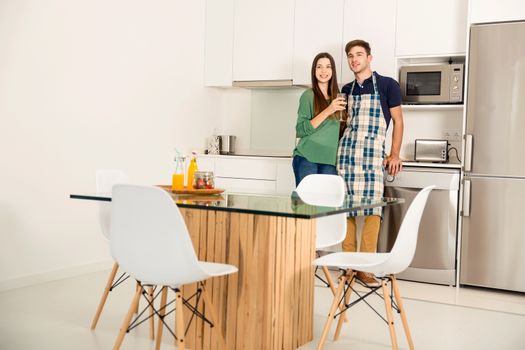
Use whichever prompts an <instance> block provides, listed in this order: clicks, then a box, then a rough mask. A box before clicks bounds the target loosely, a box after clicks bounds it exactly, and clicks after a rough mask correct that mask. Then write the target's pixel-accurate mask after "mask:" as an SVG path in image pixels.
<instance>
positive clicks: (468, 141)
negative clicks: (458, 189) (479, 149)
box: [464, 134, 472, 171]
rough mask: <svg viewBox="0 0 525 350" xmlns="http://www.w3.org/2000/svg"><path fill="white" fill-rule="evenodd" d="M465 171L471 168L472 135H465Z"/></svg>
mask: <svg viewBox="0 0 525 350" xmlns="http://www.w3.org/2000/svg"><path fill="white" fill-rule="evenodd" d="M464 158H465V171H471V169H472V135H469V134H467V135H465V157H464Z"/></svg>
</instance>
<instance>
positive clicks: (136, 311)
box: [135, 281, 142, 314]
mask: <svg viewBox="0 0 525 350" xmlns="http://www.w3.org/2000/svg"><path fill="white" fill-rule="evenodd" d="M135 288H136V289H137V290H140V289H141V288H142V287H141V286H140V283H139V282H138V281H137V285H136V287H135ZM139 304H140V299H139V302H138V303H137V306H136V307H135V313H136V314H138V313H139Z"/></svg>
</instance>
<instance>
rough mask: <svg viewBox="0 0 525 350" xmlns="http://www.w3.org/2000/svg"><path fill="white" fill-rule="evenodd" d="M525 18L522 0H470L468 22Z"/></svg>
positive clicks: (524, 3)
mask: <svg viewBox="0 0 525 350" xmlns="http://www.w3.org/2000/svg"><path fill="white" fill-rule="evenodd" d="M519 20H525V2H524V1H523V0H499V1H494V0H471V1H470V23H489V22H505V21H519Z"/></svg>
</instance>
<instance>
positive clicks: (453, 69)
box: [399, 64, 463, 104]
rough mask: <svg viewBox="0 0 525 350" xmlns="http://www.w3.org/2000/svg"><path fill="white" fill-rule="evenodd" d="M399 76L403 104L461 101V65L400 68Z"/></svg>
mask: <svg viewBox="0 0 525 350" xmlns="http://www.w3.org/2000/svg"><path fill="white" fill-rule="evenodd" d="M399 74H400V75H399V82H400V86H401V94H402V97H403V102H405V103H417V104H424V103H458V102H461V101H462V96H461V89H462V80H463V68H462V64H438V65H408V66H403V67H401V68H400V71H399Z"/></svg>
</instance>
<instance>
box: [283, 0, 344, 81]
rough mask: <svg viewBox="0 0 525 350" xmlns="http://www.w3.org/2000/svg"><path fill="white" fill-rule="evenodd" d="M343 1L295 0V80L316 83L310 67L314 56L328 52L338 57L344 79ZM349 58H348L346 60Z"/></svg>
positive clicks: (336, 58)
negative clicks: (342, 66)
mask: <svg viewBox="0 0 525 350" xmlns="http://www.w3.org/2000/svg"><path fill="white" fill-rule="evenodd" d="M343 6H344V1H343V0H298V1H296V2H295V29H294V52H293V83H294V84H296V85H309V84H311V83H312V79H311V76H310V70H311V67H312V61H313V59H314V57H315V56H316V55H317V54H318V53H320V52H328V53H329V54H331V55H332V56H333V57H334V60H335V63H336V67H335V68H336V70H337V74H338V76H337V78H338V80H339V82H341V62H342V60H341V53H342V51H341V43H342V36H343ZM345 61H346V60H345Z"/></svg>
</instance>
